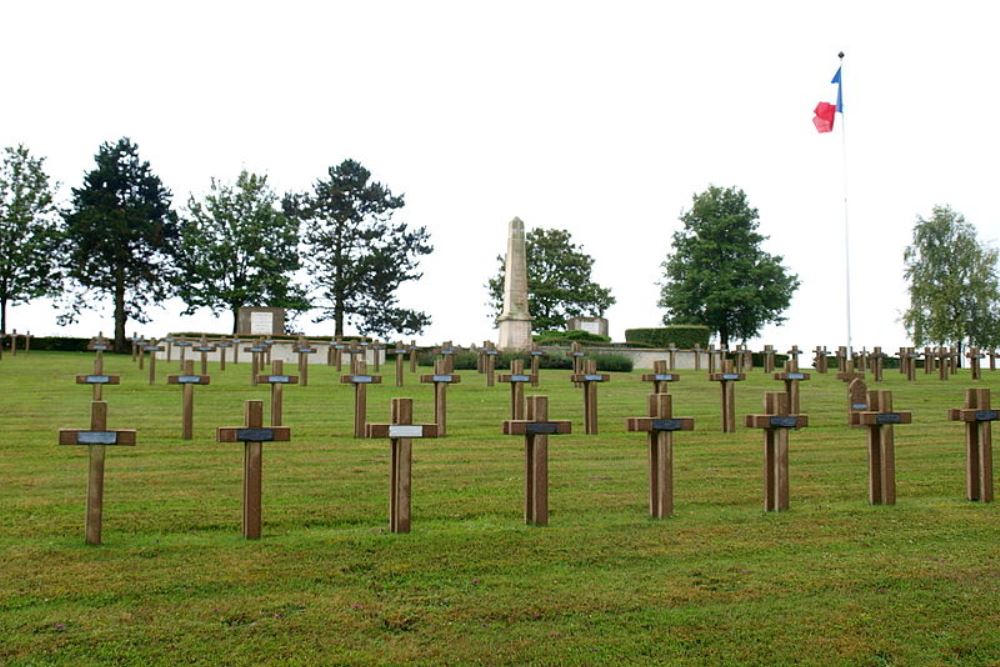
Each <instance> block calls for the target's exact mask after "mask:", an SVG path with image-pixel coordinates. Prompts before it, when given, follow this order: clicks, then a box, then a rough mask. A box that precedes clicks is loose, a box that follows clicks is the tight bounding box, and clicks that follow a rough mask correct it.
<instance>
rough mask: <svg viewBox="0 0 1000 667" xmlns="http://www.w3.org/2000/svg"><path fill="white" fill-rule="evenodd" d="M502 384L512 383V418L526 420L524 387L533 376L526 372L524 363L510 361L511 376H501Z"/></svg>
mask: <svg viewBox="0 0 1000 667" xmlns="http://www.w3.org/2000/svg"><path fill="white" fill-rule="evenodd" d="M500 382H509V383H510V418H511V419H524V385H526V384H529V383H530V382H531V375H528V374H526V373H525V372H524V361H522V360H521V359H511V360H510V374H501V375H500Z"/></svg>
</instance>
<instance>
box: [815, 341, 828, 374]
mask: <svg viewBox="0 0 1000 667" xmlns="http://www.w3.org/2000/svg"><path fill="white" fill-rule="evenodd" d="M828 363H829V362H828V361H827V352H826V346H825V345H824V346H823V347H820V346H819V345H817V346H816V349H815V350H813V367H814V368H815V369H816V372H817V373H826V372H827V370H828V369H829V366H828Z"/></svg>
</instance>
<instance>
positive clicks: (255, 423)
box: [216, 401, 292, 540]
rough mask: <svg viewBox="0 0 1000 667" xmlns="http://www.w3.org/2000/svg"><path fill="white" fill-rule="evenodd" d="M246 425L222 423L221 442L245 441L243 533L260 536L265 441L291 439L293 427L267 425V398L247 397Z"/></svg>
mask: <svg viewBox="0 0 1000 667" xmlns="http://www.w3.org/2000/svg"><path fill="white" fill-rule="evenodd" d="M243 415H244V416H243V426H232V427H225V426H220V427H219V428H218V430H217V431H216V440H218V442H242V443H243V537H245V538H246V539H248V540H258V539H260V533H261V530H260V529H261V509H262V501H261V487H262V477H263V474H262V473H263V453H264V452H263V445H264V443H265V442H287V441H289V440H291V439H292V431H291V429H290V428H288V427H287V426H272V427H270V428H264V402H263V401H246V403H245V404H244V412H243Z"/></svg>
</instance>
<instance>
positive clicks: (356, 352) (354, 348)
mask: <svg viewBox="0 0 1000 667" xmlns="http://www.w3.org/2000/svg"><path fill="white" fill-rule="evenodd" d="M346 351H347V367H348V368H349V369H351V372H352V373H354V372H356V371H355V370H354V369H355V368H356V362H357V361H358V357H361V361H365V359H366V358H367V356H368V355H366V354H365V350H364V348H362V347H361V345H359V344H358V343H351V344H350V345H348V346H347V350H346ZM367 368H368V366H367V362H365V369H366V370H365V372H367ZM358 437H359V438H363V437H364V434H362V435H360V436H358Z"/></svg>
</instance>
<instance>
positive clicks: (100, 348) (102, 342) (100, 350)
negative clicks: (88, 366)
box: [87, 332, 111, 400]
mask: <svg viewBox="0 0 1000 667" xmlns="http://www.w3.org/2000/svg"><path fill="white" fill-rule="evenodd" d="M110 349H111V341H109V340H108V339H107V338H105V337H104V334H103V333H102V332H98V333H97V335H96V336H95V337H93V338H91V339H90V341H89V342H88V343H87V350H88V351H90V352H95V353H96V357H97V359H99V360H100V361H101V368H104V365H103V364H104V353H105V352H106V351H107V350H110ZM95 400H99V399H95Z"/></svg>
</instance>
